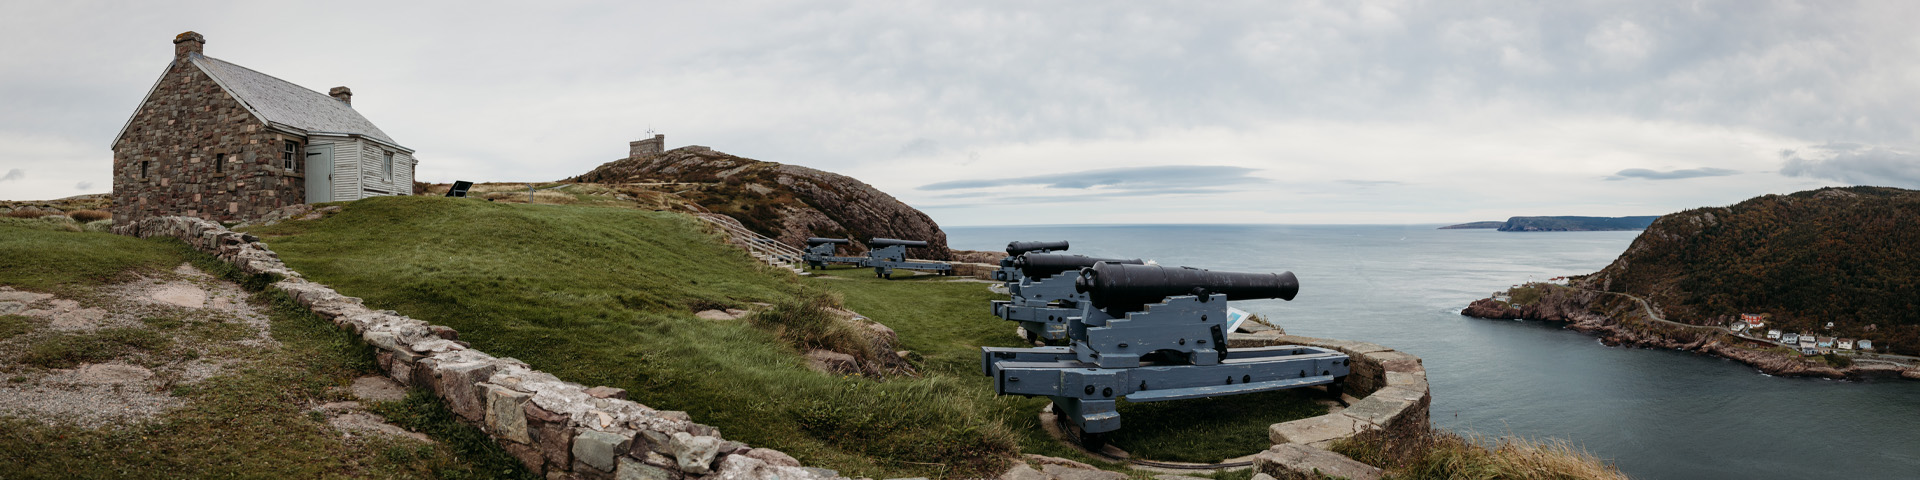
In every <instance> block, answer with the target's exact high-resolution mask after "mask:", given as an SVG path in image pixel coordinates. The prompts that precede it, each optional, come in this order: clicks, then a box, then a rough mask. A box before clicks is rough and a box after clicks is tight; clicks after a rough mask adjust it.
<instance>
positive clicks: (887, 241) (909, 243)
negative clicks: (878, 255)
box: [867, 237, 927, 247]
mask: <svg viewBox="0 0 1920 480" xmlns="http://www.w3.org/2000/svg"><path fill="white" fill-rule="evenodd" d="M894 245H900V246H906V247H925V246H927V242H924V241H920V240H900V239H895V238H879V237H875V238H874V239H873V240H869V241H867V246H870V247H891V246H894Z"/></svg>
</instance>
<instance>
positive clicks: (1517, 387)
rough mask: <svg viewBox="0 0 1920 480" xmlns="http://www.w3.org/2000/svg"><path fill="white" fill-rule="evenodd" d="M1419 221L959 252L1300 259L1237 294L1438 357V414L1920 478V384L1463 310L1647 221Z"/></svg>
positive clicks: (1087, 238) (1550, 432)
mask: <svg viewBox="0 0 1920 480" xmlns="http://www.w3.org/2000/svg"><path fill="white" fill-rule="evenodd" d="M1435 227H1437V226H1436V225H1411V226H1398V225H1395V226H1346V225H1341V226H1292V225H1263V226H1071V227H1037V226H1021V227H956V228H948V229H946V231H947V235H948V237H947V240H948V243H949V244H950V245H952V246H953V247H954V248H961V249H972V250H1001V249H1004V248H1005V247H1006V243H1007V242H1008V241H1012V240H1069V241H1071V242H1072V247H1073V248H1072V250H1071V251H1070V252H1068V253H1077V254H1082V255H1092V256H1101V257H1124V258H1146V259H1152V260H1157V261H1158V262H1159V263H1161V264H1165V265H1187V266H1194V267H1201V268H1208V269H1215V270H1231V271H1250V272H1268V271H1282V270H1290V271H1292V272H1294V274H1296V275H1298V276H1299V277H1300V284H1301V287H1300V296H1299V297H1298V298H1296V299H1294V301H1291V302H1286V301H1280V300H1258V301H1244V302H1235V305H1236V306H1238V307H1240V308H1242V309H1245V310H1248V311H1252V312H1254V313H1259V314H1263V315H1266V316H1267V317H1268V318H1270V319H1273V320H1275V321H1277V322H1278V323H1280V324H1281V325H1282V326H1284V327H1285V328H1286V330H1287V332H1289V333H1294V334H1299V335H1306V336H1312V337H1324V338H1340V339H1348V340H1359V341H1366V342H1373V343H1378V344H1381V345H1386V346H1388V347H1391V348H1395V349H1398V350H1401V351H1405V352H1408V353H1412V354H1414V355H1418V356H1420V357H1421V358H1422V359H1424V360H1425V362H1426V367H1427V372H1428V377H1429V378H1428V379H1429V381H1430V382H1431V385H1432V388H1433V410H1432V413H1433V423H1434V426H1436V427H1440V428H1445V429H1449V430H1452V431H1455V432H1461V433H1479V434H1482V435H1489V436H1499V435H1515V436H1522V437H1532V438H1543V437H1552V438H1558V439H1564V440H1567V441H1569V442H1570V443H1572V444H1574V445H1576V446H1579V447H1584V448H1585V449H1586V450H1587V451H1589V452H1591V453H1593V454H1595V455H1597V456H1599V457H1602V458H1605V459H1608V460H1610V461H1613V462H1614V463H1615V464H1616V465H1618V466H1619V467H1620V469H1621V470H1623V471H1625V472H1626V473H1627V474H1629V475H1631V476H1633V477H1634V478H1674V479H1691V478H1920V382H1914V381H1903V380H1884V381H1864V382H1850V381H1832V380H1809V379H1799V378H1776V377H1770V376H1766V375H1763V374H1760V373H1759V372H1757V371H1755V370H1754V369H1752V368H1749V367H1747V366H1745V365H1741V364H1739V363H1734V362H1731V361H1727V360H1722V359H1719V358H1714V357H1709V356H1703V355H1696V354H1691V353H1684V352H1676V351H1670V350H1642V349H1628V348H1616V347H1608V346H1605V345H1601V344H1600V343H1599V342H1598V341H1597V340H1595V338H1594V337H1591V336H1588V335H1585V334H1581V333H1578V332H1573V331H1569V330H1563V329H1561V328H1560V325H1559V324H1553V323H1545V322H1530V321H1502V320H1483V319H1475V318H1468V317H1463V316H1461V315H1460V314H1459V311H1460V309H1461V308H1463V307H1465V306H1466V305H1467V304H1468V303H1470V302H1472V301H1473V300H1476V299H1479V298H1483V297H1486V296H1488V295H1489V294H1492V293H1493V292H1494V291H1496V290H1501V289H1505V288H1506V287H1508V286H1511V285H1513V284H1517V283H1521V282H1524V281H1526V280H1527V279H1528V278H1529V277H1531V278H1534V279H1539V280H1545V279H1547V278H1550V277H1555V276H1561V275H1570V274H1585V273H1592V272H1593V271H1595V270H1599V269H1600V268H1601V267H1604V266H1606V265H1607V263H1609V262H1611V261H1612V260H1613V258H1614V257H1616V256H1618V255H1619V254H1620V252H1621V251H1623V250H1625V249H1626V247H1627V245H1628V243H1630V242H1631V241H1632V240H1633V238H1634V236H1635V235H1638V234H1639V232H1552V233H1514V232H1498V231H1493V230H1436V229H1435Z"/></svg>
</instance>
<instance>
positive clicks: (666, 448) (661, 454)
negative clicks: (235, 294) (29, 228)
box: [114, 217, 842, 480]
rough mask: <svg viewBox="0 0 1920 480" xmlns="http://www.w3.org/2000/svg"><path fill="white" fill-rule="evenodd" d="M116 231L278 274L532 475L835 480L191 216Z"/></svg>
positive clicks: (385, 365)
mask: <svg viewBox="0 0 1920 480" xmlns="http://www.w3.org/2000/svg"><path fill="white" fill-rule="evenodd" d="M114 231H115V233H119V234H123V235H132V236H138V237H172V238H178V239H180V240H182V241H185V242H186V243H187V244H188V245H191V246H193V247H194V248H195V249H198V250H200V251H203V252H206V253H208V254H211V255H214V256H216V257H219V258H220V259H221V260H224V261H227V262H230V263H232V264H233V265H234V266H236V267H238V268H239V269H240V270H241V271H243V272H246V273H249V274H266V275H275V276H278V277H280V280H279V281H277V282H275V283H274V284H273V287H274V288H278V289H280V290H281V291H284V292H286V293H287V294H288V295H289V296H291V297H292V298H293V299H294V300H295V301H296V302H299V303H300V304H301V305H303V306H305V307H306V308H308V309H309V310H311V311H312V312H313V313H315V314H317V315H319V316H320V317H321V318H325V319H327V320H329V321H331V322H333V323H334V324H335V325H338V326H340V327H341V328H347V329H351V330H353V331H354V333H356V334H358V335H359V336H360V338H361V339H362V340H364V341H366V342H367V343H368V344H369V345H372V346H374V347H375V348H376V349H377V351H378V354H377V355H378V358H379V364H380V368H381V369H383V370H384V371H385V372H386V373H387V375H388V376H391V377H393V379H394V380H397V381H399V382H400V383H402V384H406V385H409V386H413V387H417V388H423V389H430V390H432V391H433V392H434V393H435V394H437V395H438V396H439V397H440V399H441V400H442V401H444V402H445V403H446V405H447V407H448V408H449V409H450V410H452V411H453V412H454V413H455V414H457V415H458V416H459V417H460V419H461V420H462V421H465V422H467V423H470V424H473V425H475V426H477V427H479V428H480V429H481V430H483V431H485V432H487V434H489V435H491V436H492V437H493V439H494V441H496V442H498V443H499V444H500V445H501V446H502V447H503V448H505V449H506V451H507V452H509V453H511V454H512V455H513V456H514V457H515V458H518V459H519V460H520V461H521V463H523V464H525V465H526V466H527V468H528V469H530V470H532V471H533V472H534V474H536V475H542V476H544V477H545V478H549V479H619V480H638V479H649V480H678V479H699V478H714V479H728V480H735V479H741V480H745V479H782V480H805V479H826V478H842V477H839V476H838V474H837V473H835V472H833V471H831V470H824V469H817V468H806V467H802V466H800V462H798V461H796V460H794V459H793V457H791V456H788V455H787V454H785V453H781V452H779V451H776V450H770V449H765V448H753V447H749V446H747V445H745V444H742V443H739V442H733V441H728V440H726V439H724V438H722V437H721V436H720V431H719V430H717V429H715V428H713V427H710V426H707V425H701V424H698V423H694V422H693V421H692V419H691V418H689V417H688V416H687V414H686V413H685V412H677V411H662V410H655V409H653V408H649V407H647V406H646V405H641V404H639V403H637V402H633V401H631V400H627V399H626V392H625V391H623V390H621V389H617V388H610V387H591V388H589V387H586V386H584V385H580V384H577V383H572V382H567V381H564V380H561V379H559V378H557V377H554V376H553V375H551V374H548V373H546V372H541V371H539V370H534V369H533V368H532V367H529V366H528V365H527V364H526V363H525V362H521V361H519V360H515V359H512V358H503V357H495V356H493V355H488V354H487V353H485V352H481V351H478V350H474V349H472V348H470V347H469V345H468V344H467V343H466V342H463V341H460V340H459V334H458V333H457V332H455V331H454V330H453V329H451V328H447V327H444V326H440V325H431V324H428V323H427V322H424V321H421V320H416V319H413V318H409V317H407V316H405V315H400V314H399V313H396V312H394V311H392V310H374V309H371V308H367V307H366V306H365V305H363V304H362V302H361V300H360V299H359V298H355V297H349V296H346V295H341V294H340V293H338V292H335V291H334V290H333V289H332V288H329V287H327V286H326V285H321V284H318V283H314V282H312V281H309V280H307V279H306V278H304V277H302V276H301V275H300V273H299V272H295V271H293V270H292V269H290V268H287V266H286V264H285V263H283V262H281V261H280V259H279V256H278V255H276V254H275V253H274V252H273V251H272V250H268V249H267V247H266V246H265V245H263V244H261V243H259V239H258V238H256V237H254V236H252V235H246V234H242V233H238V232H233V231H229V230H227V229H226V228H225V227H222V226H220V225H219V224H217V223H213V222H210V221H206V220H202V219H198V218H190V217H147V218H142V219H140V220H138V221H135V222H130V223H127V224H124V225H120V226H118V227H115V229H114Z"/></svg>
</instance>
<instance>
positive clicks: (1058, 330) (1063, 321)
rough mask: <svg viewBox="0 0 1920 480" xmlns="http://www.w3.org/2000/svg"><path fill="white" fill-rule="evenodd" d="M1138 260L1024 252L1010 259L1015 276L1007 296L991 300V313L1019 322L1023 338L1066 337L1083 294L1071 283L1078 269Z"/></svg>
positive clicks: (1053, 339)
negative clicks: (1104, 263) (1099, 264)
mask: <svg viewBox="0 0 1920 480" xmlns="http://www.w3.org/2000/svg"><path fill="white" fill-rule="evenodd" d="M1100 262H1108V263H1124V264H1130V265H1139V264H1141V262H1140V260H1139V259H1131V260H1128V259H1119V258H1095V257H1088V256H1082V255H1059V254H1047V253H1031V252H1030V253H1027V254H1025V255H1021V256H1020V257H1019V258H1016V259H1014V260H1013V262H1012V263H1013V272H1014V274H1013V275H1009V277H1013V276H1016V275H1017V276H1018V278H1019V280H1017V281H1010V282H1007V284H1006V285H1007V294H1008V295H1010V296H1011V298H1009V299H1007V300H994V301H993V303H992V306H993V315H994V316H996V317H1000V318H1002V319H1006V320H1011V321H1015V322H1020V328H1021V330H1024V331H1026V337H1027V341H1029V342H1032V341H1049V342H1052V341H1062V340H1066V339H1067V329H1068V326H1069V321H1068V320H1069V319H1071V318H1073V317H1078V316H1080V311H1081V304H1084V303H1086V302H1087V294H1085V293H1081V292H1079V291H1078V290H1076V289H1075V287H1074V282H1075V280H1076V279H1077V278H1079V273H1080V269H1082V268H1087V267H1091V266H1093V265H1094V264H1096V263H1100Z"/></svg>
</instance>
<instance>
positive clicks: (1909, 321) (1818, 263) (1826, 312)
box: [1579, 187, 1920, 354]
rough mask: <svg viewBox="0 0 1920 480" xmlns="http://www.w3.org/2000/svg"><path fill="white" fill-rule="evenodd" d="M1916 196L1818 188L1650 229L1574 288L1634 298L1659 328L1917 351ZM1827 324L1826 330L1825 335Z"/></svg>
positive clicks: (1664, 221)
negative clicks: (1827, 339)
mask: <svg viewBox="0 0 1920 480" xmlns="http://www.w3.org/2000/svg"><path fill="white" fill-rule="evenodd" d="M1914 245H1920V192H1914V191H1910V190H1901V189H1894V188H1883V187H1849V188H1823V189H1819V190H1812V191H1805V192H1799V193H1795V194H1792V195H1767V196H1762V197H1757V198H1753V199H1750V200H1747V201H1744V202H1741V203H1739V204H1736V205H1733V206H1731V207H1718V208H1699V209H1693V210H1688V211H1684V212H1680V213H1675V214H1672V215H1667V216H1665V217H1661V219H1660V220H1659V221H1657V222H1655V223H1654V224H1653V226H1651V227H1649V228H1648V229H1647V231H1646V233H1643V234H1641V236H1640V237H1639V238H1637V239H1635V240H1634V243H1633V245H1632V246H1631V247H1630V248H1628V250H1627V252H1626V253H1623V254H1621V256H1620V258H1619V259H1618V260H1615V261H1614V263H1613V264H1612V265H1610V266H1608V267H1607V268H1606V269H1604V270H1601V271H1600V272H1597V273H1595V274H1593V275H1589V276H1587V277H1583V278H1580V279H1579V282H1581V284H1582V285H1588V286H1592V287H1595V288H1600V289H1604V290H1607V291H1613V292H1622V293H1630V294H1634V295H1639V296H1642V297H1645V298H1647V299H1648V300H1649V301H1652V302H1653V303H1654V304H1655V305H1656V307H1657V308H1659V309H1661V310H1662V313H1663V314H1664V316H1665V317H1666V318H1667V319H1668V320H1673V321H1679V322H1686V323H1694V324H1711V323H1724V322H1726V321H1728V320H1729V319H1730V318H1732V317H1733V316H1734V315H1737V314H1740V313H1769V314H1772V315H1771V319H1770V321H1769V323H1770V324H1771V326H1772V327H1779V328H1784V329H1787V330H1790V331H1810V332H1819V333H1820V334H1821V335H1832V336H1836V337H1854V338H1870V339H1872V340H1874V343H1875V344H1876V346H1878V347H1879V348H1880V349H1881V350H1883V351H1886V350H1889V349H1890V350H1892V351H1893V352H1896V353H1906V354H1915V353H1920V249H1916V248H1914V247H1913V246H1914ZM1827 322H1833V324H1834V327H1833V329H1831V330H1828V329H1826V328H1825V324H1826V323H1827Z"/></svg>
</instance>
